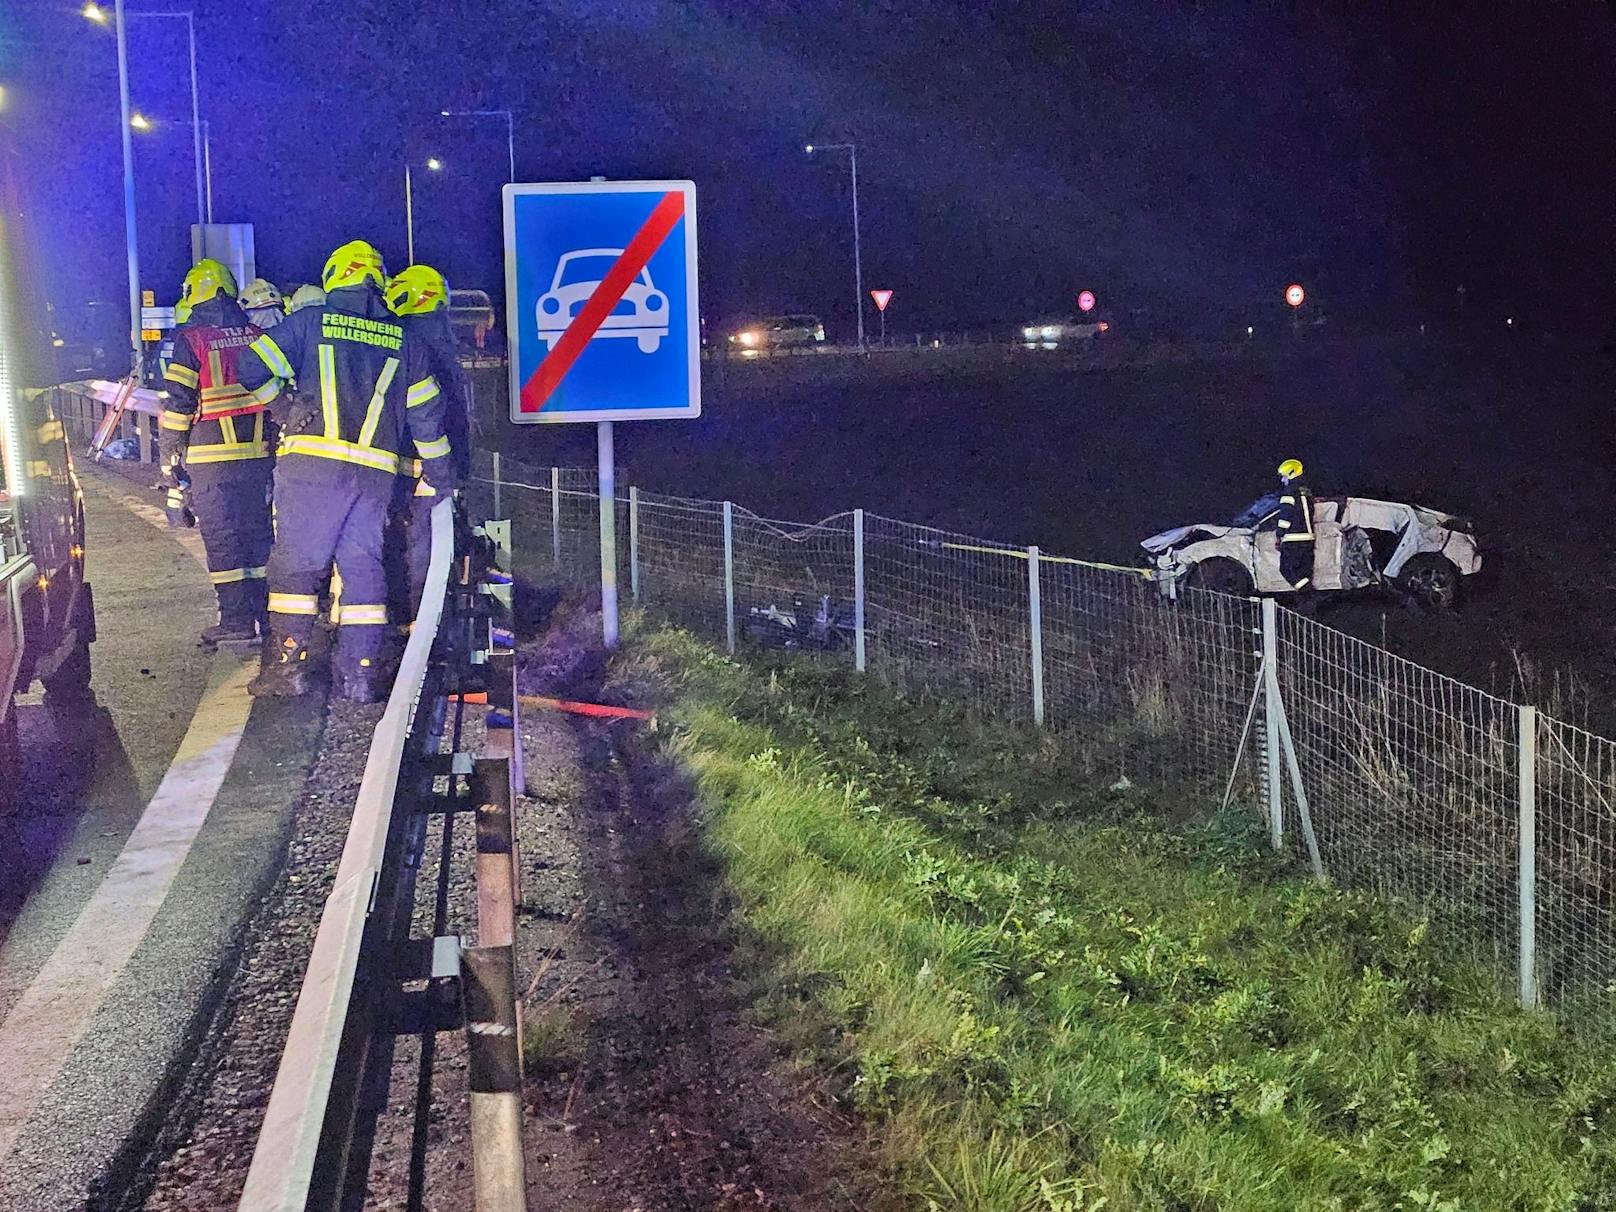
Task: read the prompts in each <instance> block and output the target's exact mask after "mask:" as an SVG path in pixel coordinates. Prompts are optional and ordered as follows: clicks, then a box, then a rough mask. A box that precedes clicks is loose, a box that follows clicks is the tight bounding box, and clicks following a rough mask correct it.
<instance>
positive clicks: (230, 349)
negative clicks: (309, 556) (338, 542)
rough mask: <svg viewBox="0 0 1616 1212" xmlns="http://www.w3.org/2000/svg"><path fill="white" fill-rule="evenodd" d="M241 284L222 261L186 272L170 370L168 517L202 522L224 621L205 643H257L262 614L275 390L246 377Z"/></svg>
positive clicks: (251, 330) (165, 456)
mask: <svg viewBox="0 0 1616 1212" xmlns="http://www.w3.org/2000/svg"><path fill="white" fill-rule="evenodd" d="M235 296H236V282H235V278H234V276H233V275H232V274H231V272H230V270H229V269H227V268H226V267H225V266H224V265H222V264H220V263H219V262H218V261H214V260H211V259H210V260H203V261H198V262H197V263H196V265H195V266H194V267H193V268H192V269H191V271H190V272H189V273H188V274H186V275H185V284H184V287H183V290H182V293H181V296H180V303H179V306H178V308H176V310H177V311H179V312H181V313H183V314H185V315H186V317H187V318H186V320H185V323H183V324H182V325H181V326H180V327H179V329H178V330H176V332H175V334H174V354H173V357H172V358H171V359H170V360H169V363H168V365H167V367H165V368H164V371H163V378H164V380H165V381H166V384H167V387H168V401H167V403H166V405H165V406H164V408H163V415H162V421H161V436H160V438H159V450H160V452H161V458H162V462H163V467H164V468H165V469H166V471H167V473H168V513H169V520H170V522H173V523H176V524H180V525H184V524H187V522H188V519H187V518H186V517H185V516H184V515H185V513H186V510H187V505H189V507H190V508H194V510H195V511H196V516H197V518H198V520H199V521H200V522H201V526H202V546H203V548H204V549H205V550H206V552H207V557H208V576H209V578H210V579H211V580H212V581H213V588H214V592H215V593H217V594H218V597H219V621H218V622H217V623H215V624H213V625H212V626H211V627H208V628H206V629H204V630H203V632H202V642H203V643H204V644H208V645H213V644H217V643H219V642H220V641H221V640H251V639H252V638H253V637H254V636H256V635H257V634H258V633H259V631H260V629H261V627H262V625H263V623H264V620H265V607H266V605H267V602H266V598H267V591H266V589H265V586H264V576H265V565H266V563H267V561H268V558H269V545H270V537H271V530H270V520H269V479H270V467H271V460H270V449H269V445H268V443H267V442H266V441H265V434H264V429H265V422H266V414H265V409H264V405H265V401H266V400H267V399H269V398H271V397H272V395H273V391H272V390H260V391H259V392H256V393H255V392H252V391H249V390H248V389H247V388H246V387H245V386H243V385H242V383H241V381H240V374H239V370H240V362H241V360H242V355H243V354H244V353H245V352H246V350H247V348H248V346H249V345H251V343H252V342H253V340H254V339H255V338H257V337H258V336H259V330H258V329H257V328H255V327H253V326H252V325H251V324H250V323H248V321H247V316H246V313H245V312H243V311H242V310H241V307H240V306H239V305H238V304H237V302H236V297H235Z"/></svg>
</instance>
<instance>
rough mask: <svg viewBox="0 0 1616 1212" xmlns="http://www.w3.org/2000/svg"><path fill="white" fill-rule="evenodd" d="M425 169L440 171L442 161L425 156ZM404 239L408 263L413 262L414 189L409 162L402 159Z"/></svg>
mask: <svg viewBox="0 0 1616 1212" xmlns="http://www.w3.org/2000/svg"><path fill="white" fill-rule="evenodd" d="M426 166H427V170H428V171H430V172H435V173H436V172H442V171H443V161H442V160H440V159H438V158H437V157H436V156H428V157H427V158H426ZM404 240H405V247H406V248H407V249H408V252H409V259H410V260H409V263H410V264H411V265H414V264H415V190H414V187H413V184H412V182H411V179H410V162H409V159H408V158H407V157H406V158H405V160H404Z"/></svg>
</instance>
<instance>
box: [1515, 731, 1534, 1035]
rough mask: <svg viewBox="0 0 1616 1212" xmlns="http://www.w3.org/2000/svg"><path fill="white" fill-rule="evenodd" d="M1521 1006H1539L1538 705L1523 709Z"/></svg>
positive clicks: (1521, 732)
mask: <svg viewBox="0 0 1616 1212" xmlns="http://www.w3.org/2000/svg"><path fill="white" fill-rule="evenodd" d="M1519 729H1520V733H1519V736H1520V744H1519V746H1518V750H1519V755H1520V756H1519V761H1520V767H1519V771H1518V774H1517V782H1518V785H1519V786H1518V789H1519V793H1520V809H1521V820H1520V873H1519V884H1520V912H1521V955H1520V960H1521V1007H1522V1008H1523V1009H1526V1010H1531V1009H1534V1008H1535V1007H1536V1006H1537V708H1536V707H1522V708H1520V720H1519Z"/></svg>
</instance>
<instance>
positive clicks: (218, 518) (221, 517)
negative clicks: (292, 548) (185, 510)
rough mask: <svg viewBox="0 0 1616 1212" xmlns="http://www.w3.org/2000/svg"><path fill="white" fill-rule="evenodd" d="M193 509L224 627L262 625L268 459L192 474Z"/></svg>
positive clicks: (205, 466)
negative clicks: (229, 624)
mask: <svg viewBox="0 0 1616 1212" xmlns="http://www.w3.org/2000/svg"><path fill="white" fill-rule="evenodd" d="M190 473H191V508H192V510H193V511H194V512H195V513H196V520H197V525H198V526H199V527H200V528H201V530H202V547H203V550H204V551H205V552H206V553H207V557H208V579H209V580H211V581H212V582H213V590H214V592H215V593H216V594H218V596H219V619H220V621H221V622H245V621H247V620H259V621H262V620H263V617H264V611H265V606H266V602H265V598H266V595H267V590H266V589H265V583H264V578H265V574H266V566H267V565H268V563H269V547H270V540H271V537H272V532H271V529H270V521H269V475H270V461H269V460H268V459H248V460H243V461H229V462H223V463H206V462H204V463H200V464H197V465H195V466H192V467H191V468H190Z"/></svg>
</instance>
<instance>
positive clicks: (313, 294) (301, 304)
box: [286, 282, 325, 315]
mask: <svg viewBox="0 0 1616 1212" xmlns="http://www.w3.org/2000/svg"><path fill="white" fill-rule="evenodd" d="M324 306H325V291H323V290H321V289H320V288H319V287H318V286H315V285H314V284H313V283H312V282H306V283H304V284H303V285H302V286H299V287H298V288H297V289H296V290H294V291H293V292H292V297H291V298H290V299H288V300H286V314H287V315H291V314H292V313H293V312H294V311H302V310H303V309H304V308H305V307H324Z"/></svg>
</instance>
